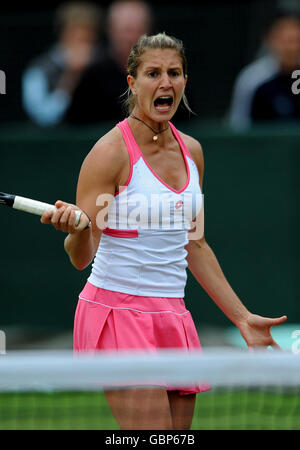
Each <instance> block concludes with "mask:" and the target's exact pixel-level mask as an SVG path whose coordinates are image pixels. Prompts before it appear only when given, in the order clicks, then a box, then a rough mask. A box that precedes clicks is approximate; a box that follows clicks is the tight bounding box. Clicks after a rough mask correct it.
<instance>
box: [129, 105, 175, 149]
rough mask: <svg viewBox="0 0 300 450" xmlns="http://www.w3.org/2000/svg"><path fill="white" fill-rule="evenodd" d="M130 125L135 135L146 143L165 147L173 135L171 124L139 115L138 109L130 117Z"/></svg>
mask: <svg viewBox="0 0 300 450" xmlns="http://www.w3.org/2000/svg"><path fill="white" fill-rule="evenodd" d="M128 119H129V121H130V125H131V127H132V130H133V131H134V133H135V135H136V136H138V137H139V138H140V140H142V141H143V142H145V143H155V144H156V145H164V144H165V143H166V141H167V140H168V139H170V136H171V135H172V132H171V129H170V126H169V122H168V121H163V122H157V121H154V120H151V119H149V117H145V116H144V115H143V114H141V113H139V111H137V110H136V108H135V109H134V110H133V111H132V113H131V115H130V116H129V118H128Z"/></svg>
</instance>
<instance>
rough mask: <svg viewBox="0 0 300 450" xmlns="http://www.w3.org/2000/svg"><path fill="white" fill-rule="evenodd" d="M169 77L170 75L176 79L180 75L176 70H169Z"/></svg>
mask: <svg viewBox="0 0 300 450" xmlns="http://www.w3.org/2000/svg"><path fill="white" fill-rule="evenodd" d="M169 75H170V76H171V77H178V76H179V75H180V72H179V71H178V70H171V71H170V72H169Z"/></svg>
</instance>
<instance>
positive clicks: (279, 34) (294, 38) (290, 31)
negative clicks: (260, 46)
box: [269, 19, 300, 69]
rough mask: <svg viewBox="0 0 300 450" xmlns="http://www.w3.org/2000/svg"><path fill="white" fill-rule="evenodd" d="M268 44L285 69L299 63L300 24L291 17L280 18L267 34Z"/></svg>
mask: <svg viewBox="0 0 300 450" xmlns="http://www.w3.org/2000/svg"><path fill="white" fill-rule="evenodd" d="M269 45H270V48H271V49H272V50H273V52H274V53H275V54H276V55H277V57H278V58H279V60H280V63H281V65H282V66H283V67H286V68H287V69H289V68H290V69H292V68H293V67H296V66H298V65H299V61H300V25H299V22H297V21H295V20H293V19H285V20H282V21H281V22H280V23H279V24H278V25H277V26H275V27H274V29H273V31H272V32H271V33H270V36H269Z"/></svg>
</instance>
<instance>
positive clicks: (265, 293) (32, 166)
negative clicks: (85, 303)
mask: <svg viewBox="0 0 300 450" xmlns="http://www.w3.org/2000/svg"><path fill="white" fill-rule="evenodd" d="M177 126H178V127H179V129H181V130H182V131H184V132H187V133H190V134H192V135H193V136H194V137H195V138H197V139H199V140H200V142H201V143H202V146H203V149H204V156H205V180H204V194H205V234H206V239H207V241H208V243H209V244H210V245H211V247H212V248H213V250H214V251H215V253H216V255H217V257H218V259H219V262H220V264H221V267H222V268H223V270H224V272H225V274H226V276H227V278H228V280H229V282H230V283H231V285H232V286H233V288H234V289H235V291H236V292H237V294H238V295H239V296H240V298H241V299H242V300H243V302H244V303H245V304H246V305H247V307H248V308H249V309H250V310H251V311H253V312H256V313H259V314H263V315H269V316H277V315H281V314H287V315H288V318H289V321H290V322H291V323H296V322H297V321H299V320H300V304H299V284H298V274H299V256H298V253H299V238H298V233H299V210H298V208H299V201H298V199H299V188H300V181H299V175H298V172H299V167H300V151H299V150H300V131H299V130H298V128H297V127H294V128H288V129H287V128H277V129H274V128H273V129H272V128H270V129H268V128H266V127H264V128H255V129H253V130H252V131H250V132H248V133H245V134H240V135H239V134H233V133H232V132H230V131H229V130H227V129H226V128H222V127H219V126H214V124H210V123H203V122H199V121H191V122H190V123H189V124H187V123H185V124H177ZM110 127H111V124H110V123H107V124H103V125H102V126H101V127H98V128H84V129H80V128H78V129H76V130H75V129H68V128H60V129H58V130H55V131H54V130H48V131H42V130H39V129H36V128H34V127H30V126H27V125H18V126H16V125H7V126H6V127H3V126H2V127H1V129H0V148H1V156H0V158H1V164H0V179H1V183H0V189H1V190H3V191H6V192H11V193H16V194H19V195H23V196H28V197H32V198H35V199H39V200H42V201H46V202H50V203H51V202H54V201H55V200H56V199H63V200H66V201H70V202H74V201H75V191H76V182H77V176H78V173H79V170H80V166H81V163H82V160H83V159H84V157H85V155H86V154H87V152H88V151H89V149H90V148H91V147H92V145H93V144H94V143H95V142H96V140H97V139H98V138H99V137H100V136H101V135H102V134H104V133H105V132H106V131H107V130H109V128H110ZM0 232H1V246H0V255H1V257H0V261H1V263H0V264H1V272H0V286H1V309H0V329H5V327H6V326H8V325H10V326H16V325H23V326H24V325H25V326H29V327H33V328H34V327H38V328H42V329H54V330H66V329H71V328H72V325H73V315H74V310H75V307H76V301H77V294H78V292H79V291H80V289H81V288H82V287H83V285H84V283H85V280H86V278H87V276H88V274H89V269H86V270H84V271H82V272H79V271H77V270H76V269H74V268H73V266H72V265H71V264H70V262H69V260H68V257H67V255H66V254H65V253H64V249H63V240H64V235H63V234H62V233H59V232H57V231H55V230H54V229H52V228H51V227H50V226H45V225H41V224H40V222H39V218H38V217H37V216H32V215H30V214H25V213H22V212H19V211H14V210H11V209H8V208H4V207H3V208H1V211H0ZM186 303H187V306H188V308H189V309H190V310H191V311H192V313H193V316H194V319H195V322H196V323H197V324H200V325H201V324H206V325H217V326H223V325H228V324H229V322H228V319H227V318H226V317H225V316H224V315H223V313H222V312H220V310H219V309H218V308H217V307H216V306H215V304H214V302H213V301H212V300H211V299H209V297H208V296H207V295H206V293H204V292H203V290H202V288H201V287H200V286H198V285H197V283H196V282H195V281H194V280H193V279H192V277H191V276H189V280H188V285H187V289H186Z"/></svg>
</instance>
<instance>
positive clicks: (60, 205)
mask: <svg viewBox="0 0 300 450" xmlns="http://www.w3.org/2000/svg"><path fill="white" fill-rule="evenodd" d="M63 206H64V207H65V208H67V207H68V206H74V205H72V204H71V203H67V202H63V201H62V200H57V201H56V202H55V207H56V208H57V209H59V208H62V207H63Z"/></svg>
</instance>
